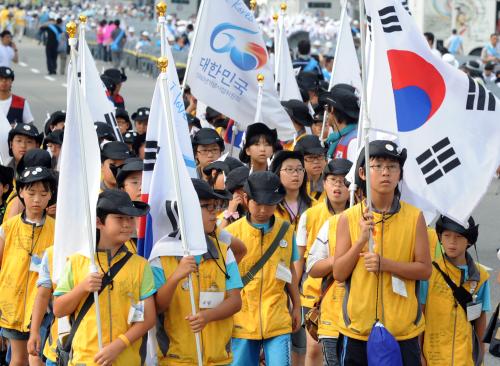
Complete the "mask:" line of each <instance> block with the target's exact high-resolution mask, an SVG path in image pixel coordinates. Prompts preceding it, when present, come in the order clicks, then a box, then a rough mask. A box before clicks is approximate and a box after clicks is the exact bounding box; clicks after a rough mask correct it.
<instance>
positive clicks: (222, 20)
mask: <svg viewBox="0 0 500 366" xmlns="http://www.w3.org/2000/svg"><path fill="white" fill-rule="evenodd" d="M198 18H199V19H198V22H197V24H198V27H199V29H200V30H201V31H200V32H199V33H198V35H197V39H196V40H195V43H194V44H193V50H192V57H191V61H190V64H189V65H188V72H187V74H186V80H187V83H188V85H189V86H190V87H191V92H192V93H193V95H194V96H195V97H196V98H197V99H198V100H200V101H202V102H203V103H205V104H206V105H209V106H210V107H212V108H214V109H216V110H218V111H219V112H221V113H223V114H224V115H226V116H227V117H229V118H231V119H233V120H235V121H237V122H238V124H239V125H240V126H241V127H242V129H245V128H246V126H247V125H248V124H250V123H253V120H254V117H255V109H256V105H257V92H258V83H257V75H258V74H262V75H264V78H265V81H264V94H263V102H262V122H264V123H265V124H267V125H268V126H269V127H270V128H276V129H277V130H278V135H279V137H280V139H282V140H289V139H292V138H293V134H294V132H295V129H294V128H293V125H292V123H291V120H290V117H289V116H288V114H287V113H286V112H285V110H284V109H283V107H282V106H281V104H280V100H279V97H278V94H277V92H276V90H275V88H274V78H273V70H272V67H271V65H270V63H269V56H268V54H267V51H266V46H265V43H264V40H263V38H262V34H261V31H260V28H259V25H258V24H257V22H256V21H255V18H254V16H253V13H252V12H251V11H250V10H249V9H248V8H247V6H246V5H245V4H244V2H243V1H242V0H217V1H207V4H206V5H205V6H204V7H203V9H202V11H200V12H199V13H198Z"/></svg>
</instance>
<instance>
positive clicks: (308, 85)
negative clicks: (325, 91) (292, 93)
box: [297, 71, 319, 91]
mask: <svg viewBox="0 0 500 366" xmlns="http://www.w3.org/2000/svg"><path fill="white" fill-rule="evenodd" d="M297 84H298V86H299V87H300V88H303V89H305V90H307V91H313V90H317V89H318V88H319V75H318V74H317V73H315V72H309V71H301V72H300V73H299V74H298V75H297Z"/></svg>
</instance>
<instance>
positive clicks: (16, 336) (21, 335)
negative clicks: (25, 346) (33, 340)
mask: <svg viewBox="0 0 500 366" xmlns="http://www.w3.org/2000/svg"><path fill="white" fill-rule="evenodd" d="M2 336H3V337H5V338H7V339H12V340H15V341H27V340H28V339H29V338H30V332H20V331H18V330H15V329H7V328H2Z"/></svg>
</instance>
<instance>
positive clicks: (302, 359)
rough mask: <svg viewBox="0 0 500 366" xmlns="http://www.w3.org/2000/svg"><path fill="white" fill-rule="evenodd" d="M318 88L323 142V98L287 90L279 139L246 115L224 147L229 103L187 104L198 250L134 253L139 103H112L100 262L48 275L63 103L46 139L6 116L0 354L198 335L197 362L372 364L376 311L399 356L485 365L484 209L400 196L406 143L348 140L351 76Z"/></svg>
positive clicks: (187, 351)
mask: <svg viewBox="0 0 500 366" xmlns="http://www.w3.org/2000/svg"><path fill="white" fill-rule="evenodd" d="M317 97H318V99H319V101H320V102H318V105H323V106H326V107H325V109H326V113H327V122H328V127H329V128H330V127H331V128H332V129H333V131H334V132H333V133H331V134H330V135H329V137H328V139H327V144H326V145H325V144H323V143H322V142H321V140H320V136H319V134H320V131H321V129H317V128H315V129H313V130H312V131H313V133H308V132H309V131H308V128H309V127H312V125H313V124H315V123H317V122H318V121H319V120H321V118H322V116H323V112H324V110H319V111H317V115H316V116H315V117H312V116H311V115H310V114H309V110H308V107H307V104H306V103H304V102H302V101H298V100H292V101H288V102H284V103H283V106H284V107H285V109H286V111H287V112H288V113H289V115H290V117H291V119H292V120H293V123H294V126H295V127H296V130H297V134H296V137H295V138H294V139H293V140H290V141H280V140H279V137H278V134H277V131H276V130H273V129H270V128H269V127H268V126H267V125H265V124H263V123H254V124H250V125H249V126H248V128H247V130H246V133H245V139H244V142H243V144H242V145H241V149H240V151H239V159H236V158H234V157H231V156H227V154H224V150H225V148H226V146H225V142H224V139H223V136H222V135H223V132H221V129H222V130H224V129H225V128H226V127H227V119H225V117H224V116H222V115H221V114H220V113H218V112H217V111H214V110H212V109H209V110H208V111H207V113H208V112H210V113H209V114H212V115H213V116H209V115H207V117H209V118H208V119H210V120H211V121H212V122H213V123H214V124H213V125H212V126H211V127H204V128H202V127H201V125H200V121H199V120H197V119H196V118H195V117H193V116H190V117H189V119H188V121H189V126H190V129H191V133H192V146H193V154H194V157H195V160H196V162H197V174H198V178H196V179H193V180H192V183H193V185H194V188H195V191H196V193H197V195H198V199H199V202H200V209H201V213H202V222H199V223H198V222H189V223H188V224H189V225H203V229H204V232H205V240H206V245H207V252H206V253H205V254H203V255H200V256H190V255H187V256H185V257H168V256H160V257H155V258H143V257H141V256H139V255H138V254H137V240H136V238H137V228H138V218H140V217H142V216H144V215H146V214H147V213H148V210H149V206H148V205H147V204H146V203H143V202H141V200H140V198H141V186H142V171H143V167H144V164H143V160H142V159H143V158H144V144H145V140H146V138H145V132H146V129H147V125H148V117H149V110H148V109H147V108H140V109H139V110H138V111H137V112H136V113H134V114H133V115H132V120H134V122H135V126H133V124H132V122H131V119H130V117H129V115H128V112H127V111H126V110H124V109H118V110H117V113H116V117H117V122H118V125H119V128H120V131H121V133H122V135H123V136H124V140H125V141H124V142H119V141H115V138H114V132H113V131H112V130H111V131H110V130H109V126H108V125H106V124H99V123H97V124H96V132H97V136H98V138H99V142H100V146H101V166H102V172H101V173H102V181H101V193H100V195H99V198H98V201H97V212H96V217H97V218H96V227H97V233H96V239H97V240H96V253H95V262H96V264H97V267H98V268H97V272H90V271H89V268H90V263H91V262H90V259H89V258H87V257H85V256H84V255H82V254H79V253H76V254H74V255H72V256H70V257H69V258H67V261H66V266H65V268H64V270H63V272H62V274H61V275H60V278H59V279H58V281H57V283H56V282H55V280H54V276H53V269H52V263H53V258H54V256H55V255H58V253H55V252H54V251H53V247H52V245H53V242H54V227H55V222H56V218H55V212H56V211H55V205H56V198H57V179H58V172H57V158H58V152H59V150H60V147H61V145H62V144H63V138H62V137H63V129H64V122H65V115H64V113H63V112H56V113H54V114H53V115H52V116H51V118H50V119H49V120H48V121H47V131H46V136H45V138H44V135H43V134H41V133H39V132H38V130H37V128H36V127H34V126H33V125H31V124H24V123H18V124H16V125H15V126H14V127H13V129H12V130H11V132H10V133H9V136H8V141H6V142H5V143H8V144H9V151H10V154H11V156H12V160H11V162H10V163H9V164H8V165H7V166H0V185H1V188H2V195H1V200H2V202H1V203H2V205H1V206H2V210H1V214H2V219H3V224H2V226H1V227H0V263H1V264H0V328H1V336H2V337H3V338H4V339H6V340H8V342H7V343H6V344H8V349H7V347H6V348H4V349H3V351H5V353H6V355H4V356H2V357H6V358H7V359H8V361H7V362H9V364H10V365H15V366H18V365H19V366H21V365H22V366H24V365H28V364H29V365H43V364H45V365H65V364H69V365H75V366H76V365H108V366H109V365H142V364H144V363H145V362H146V360H147V359H150V358H151V357H153V358H154V359H156V362H157V364H159V365H173V366H181V365H197V364H198V356H199V355H198V354H197V348H196V346H195V345H196V340H195V334H199V335H200V337H199V338H200V341H201V342H200V344H201V355H202V362H203V365H237V366H247V365H248V366H257V365H259V364H266V365H269V366H274V365H279V366H282V365H283V366H286V365H293V366H301V365H307V366H313V365H321V364H323V365H326V366H329V365H368V364H373V361H369V360H370V359H371V357H372V355H373V351H372V350H371V349H372V348H371V346H370V342H371V333H372V332H373V329H374V324H383V326H384V327H385V329H386V331H387V332H388V333H390V335H391V337H393V338H392V339H394V344H396V350H397V351H396V353H397V355H396V356H394V354H393V357H396V358H397V359H399V362H400V363H397V364H402V365H421V364H423V365H448V364H451V365H480V364H481V363H482V360H483V355H484V345H483V343H482V338H483V335H484V332H485V327H486V312H488V311H490V310H491V304H490V294H489V292H490V288H489V282H488V273H487V271H486V270H485V269H484V267H482V266H481V265H480V264H479V263H477V262H476V261H475V260H474V259H473V257H472V255H471V254H469V253H468V251H467V249H468V248H469V247H471V246H474V245H475V244H476V242H477V238H478V225H476V223H475V222H474V220H473V219H472V218H470V219H469V225H468V227H464V226H462V225H461V224H459V223H457V222H454V221H453V220H451V219H450V218H448V217H446V216H441V217H440V218H439V220H438V221H437V223H436V224H435V230H434V229H433V228H431V227H430V223H426V222H425V219H424V216H423V214H422V212H421V211H420V210H419V209H418V208H416V207H414V206H412V205H410V204H408V203H406V202H404V201H402V200H401V197H400V189H399V187H400V182H401V180H402V178H403V167H404V164H405V160H406V150H405V149H401V148H400V147H399V146H397V145H396V144H395V143H394V142H391V141H385V140H375V141H372V142H371V143H370V145H369V153H368V156H369V161H368V164H365V155H364V152H361V154H359V157H357V156H356V155H357V154H356V151H355V150H356V148H355V146H356V145H357V144H356V130H357V125H356V123H355V121H357V119H358V116H359V104H358V99H357V98H358V97H357V96H356V94H355V91H354V90H353V88H352V87H350V86H348V85H337V86H335V87H334V88H333V89H332V90H331V91H329V92H324V93H322V94H321V95H319V96H317ZM224 121H225V122H224ZM133 127H135V131H133V130H132V128H133ZM212 127H214V128H212ZM58 131H59V132H58ZM40 146H41V147H42V148H43V149H40V148H38V147H40ZM366 167H368V168H369V169H370V174H369V176H370V190H371V191H370V193H371V201H372V202H371V210H369V209H368V204H367V202H366V199H365V197H366V194H367V192H366V189H367V188H366V187H367V185H366V179H367V178H366V177H367V172H366V170H365V169H366ZM351 170H353V171H354V179H352V178H351V179H348V178H347V177H348V176H349V175H348V173H349V172H350V171H351ZM350 180H353V182H350ZM354 184H356V185H357V187H358V190H357V191H356V192H355V201H356V202H355V203H354V205H352V206H351V205H350V191H349V188H350V187H351V188H352V186H351V185H354ZM350 206H351V207H350ZM75 219H77V218H75ZM188 220H189V218H188ZM372 246H373V248H372ZM190 286H192V288H193V290H194V303H195V308H196V311H194V312H193V311H192V307H191V305H192V304H191V301H192V299H191V297H190V291H189V289H190ZM94 292H98V293H99V295H98V298H99V303H100V304H99V305H100V323H101V326H102V342H103V347H102V349H100V348H99V342H98V334H97V327H96V324H97V317H96V308H95V304H94V296H93V293H94ZM150 330H154V332H148V331H150Z"/></svg>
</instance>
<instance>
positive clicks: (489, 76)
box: [483, 62, 497, 83]
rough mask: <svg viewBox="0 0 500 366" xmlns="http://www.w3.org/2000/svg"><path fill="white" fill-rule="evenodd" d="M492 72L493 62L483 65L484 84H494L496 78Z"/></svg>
mask: <svg viewBox="0 0 500 366" xmlns="http://www.w3.org/2000/svg"><path fill="white" fill-rule="evenodd" d="M494 71H495V64H494V63H493V62H488V63H487V64H486V65H484V71H483V79H484V81H485V82H486V83H489V82H495V80H496V78H497V77H496V75H495V72H494Z"/></svg>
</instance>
